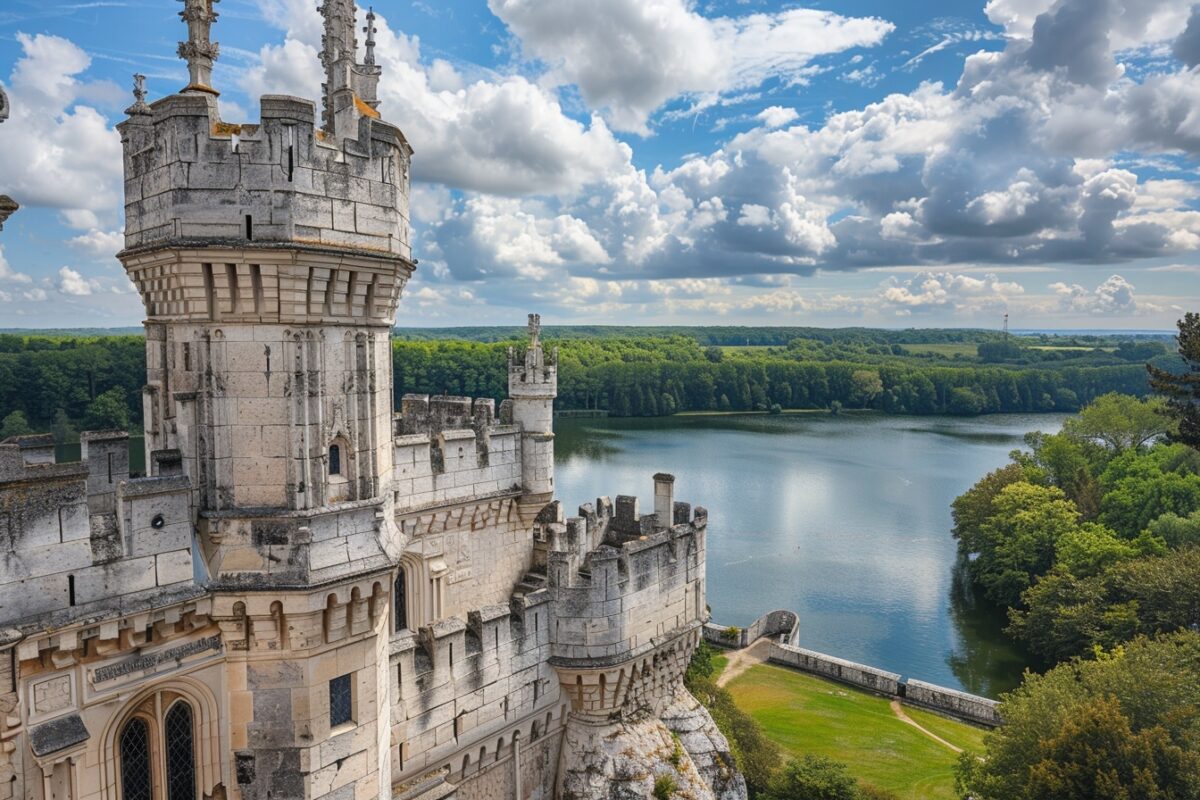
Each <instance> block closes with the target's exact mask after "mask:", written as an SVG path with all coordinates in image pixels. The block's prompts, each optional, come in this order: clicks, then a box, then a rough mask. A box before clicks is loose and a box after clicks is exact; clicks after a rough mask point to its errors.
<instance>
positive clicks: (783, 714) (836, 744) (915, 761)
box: [726, 664, 984, 800]
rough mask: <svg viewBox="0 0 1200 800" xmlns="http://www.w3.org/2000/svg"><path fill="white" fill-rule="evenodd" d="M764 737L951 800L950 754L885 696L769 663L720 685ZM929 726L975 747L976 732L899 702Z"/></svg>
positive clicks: (891, 784) (884, 784) (882, 781)
mask: <svg viewBox="0 0 1200 800" xmlns="http://www.w3.org/2000/svg"><path fill="white" fill-rule="evenodd" d="M726 688H727V689H729V690H730V691H731V692H732V693H733V697H734V700H736V701H737V704H738V706H740V707H741V708H742V709H744V710H745V711H747V712H749V713H750V715H751V716H753V717H754V718H755V719H756V720H758V722H759V724H761V725H762V726H763V731H764V732H765V733H766V734H767V736H768V737H769V738H770V739H772V740H773V741H775V742H776V743H778V744H779V745H780V747H782V748H783V749H784V750H785V751H786V752H787V753H789V754H791V755H803V754H805V753H812V754H815V755H823V756H828V757H829V758H832V759H834V760H837V761H841V762H843V763H844V764H846V765H847V766H848V767H849V769H850V772H851V774H853V775H854V776H855V777H857V778H858V779H860V780H861V781H863V782H864V783H868V784H872V785H874V786H877V787H879V788H882V789H889V790H891V791H893V792H896V793H897V794H898V795H899V796H900V797H902V798H905V799H906V800H909V799H911V800H925V798H945V800H954V798H955V794H954V764H955V762H956V761H957V759H958V756H957V754H956V753H954V752H952V751H950V750H949V749H947V748H946V747H944V746H942V745H940V744H938V743H937V742H935V741H933V740H932V739H930V738H929V737H927V736H926V735H925V734H923V733H921V732H920V731H919V730H917V729H916V728H914V727H912V726H911V725H907V724H905V723H903V722H901V721H900V720H899V719H897V718H896V716H895V714H893V713H892V710H891V708H890V707H889V705H888V704H889V701H888V700H887V699H886V698H883V697H879V696H877V695H873V694H869V693H867V692H862V691H858V690H857V689H853V688H851V687H848V686H843V685H842V684H838V683H833V682H831V681H826V680H823V679H821V678H817V677H813V676H811V675H805V674H803V673H800V672H795V671H793V670H789V669H784V668H783V667H777V666H774V665H770V664H761V665H758V666H754V667H751V668H750V669H749V670H747V671H746V672H745V673H743V674H742V675H739V676H738V677H737V678H735V679H734V680H733V681H731V682H730V683H729V684H727V685H726ZM904 710H905V712H906V713H907V714H908V715H909V716H910V717H912V718H913V719H914V720H916V721H917V722H919V723H920V724H922V725H924V726H925V727H927V728H929V730H930V731H932V732H933V733H935V734H937V735H938V736H941V737H942V738H943V739H945V740H947V741H949V742H952V743H953V744H956V745H958V746H959V747H963V748H967V749H973V750H976V751H978V750H979V749H980V741H981V739H982V737H983V733H984V732H983V731H982V730H979V729H977V728H973V727H971V726H969V725H964V724H962V723H959V722H954V721H952V720H948V719H946V718H944V717H939V716H938V715H936V714H932V713H929V712H925V711H920V710H918V709H914V708H912V707H911V706H905V709H904Z"/></svg>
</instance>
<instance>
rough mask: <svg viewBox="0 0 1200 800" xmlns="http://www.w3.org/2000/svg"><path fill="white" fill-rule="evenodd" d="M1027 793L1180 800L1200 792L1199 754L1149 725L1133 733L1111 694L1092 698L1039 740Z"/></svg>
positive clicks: (1071, 798)
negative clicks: (1056, 729)
mask: <svg viewBox="0 0 1200 800" xmlns="http://www.w3.org/2000/svg"><path fill="white" fill-rule="evenodd" d="M1039 751H1040V752H1039V755H1040V756H1041V760H1039V761H1038V762H1037V763H1035V764H1033V766H1032V767H1030V770H1029V795H1030V796H1032V797H1039V798H1041V797H1046V798H1050V797H1052V798H1055V800H1134V799H1135V798H1136V799H1137V800H1185V798H1196V797H1197V796H1200V754H1197V753H1195V752H1191V753H1189V752H1188V751H1186V750H1184V749H1183V748H1182V747H1180V746H1179V745H1178V744H1176V743H1174V742H1172V741H1171V737H1170V736H1169V735H1168V734H1167V732H1166V730H1165V729H1164V728H1163V727H1161V726H1159V725H1155V726H1153V727H1150V728H1144V729H1142V730H1140V731H1137V732H1134V730H1133V729H1132V728H1131V727H1130V723H1129V718H1128V717H1126V716H1125V715H1124V714H1123V713H1121V705H1120V703H1118V702H1117V700H1116V698H1114V697H1112V696H1107V697H1094V698H1091V699H1090V700H1088V701H1087V702H1085V703H1083V704H1082V705H1081V706H1080V707H1079V708H1077V709H1076V710H1075V712H1074V714H1073V715H1072V716H1071V717H1068V718H1067V719H1064V720H1063V722H1062V725H1061V726H1060V727H1059V729H1058V731H1057V732H1056V733H1055V734H1054V735H1053V736H1050V737H1049V738H1047V739H1045V740H1044V741H1042V742H1041V743H1040V747H1039Z"/></svg>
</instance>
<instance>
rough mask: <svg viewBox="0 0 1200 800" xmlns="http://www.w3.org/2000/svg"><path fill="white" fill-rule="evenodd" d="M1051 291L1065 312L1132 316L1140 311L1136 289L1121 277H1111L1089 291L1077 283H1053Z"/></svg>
mask: <svg viewBox="0 0 1200 800" xmlns="http://www.w3.org/2000/svg"><path fill="white" fill-rule="evenodd" d="M1050 289H1051V290H1052V291H1053V292H1054V294H1055V295H1056V296H1057V298H1058V303H1059V307H1060V308H1061V309H1062V310H1063V311H1070V312H1075V313H1084V314H1095V315H1115V314H1132V313H1134V312H1136V311H1138V310H1140V306H1139V303H1138V301H1137V299H1136V298H1135V297H1134V292H1133V290H1134V287H1133V284H1131V283H1130V282H1129V281H1127V280H1125V279H1124V278H1123V277H1121V276H1120V275H1113V276H1111V277H1109V279H1108V280H1106V281H1104V283H1102V284H1100V285H1099V286H1097V287H1096V288H1095V289H1093V290H1091V291H1088V290H1087V289H1085V288H1083V287H1082V286H1080V285H1079V284H1077V283H1074V284H1069V285H1068V284H1066V283H1061V282H1060V283H1052V284H1050Z"/></svg>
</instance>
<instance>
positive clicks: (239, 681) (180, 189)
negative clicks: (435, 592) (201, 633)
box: [118, 0, 414, 800]
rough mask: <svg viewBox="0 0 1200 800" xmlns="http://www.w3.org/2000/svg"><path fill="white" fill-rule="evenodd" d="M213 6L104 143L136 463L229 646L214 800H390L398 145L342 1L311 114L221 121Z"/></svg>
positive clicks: (374, 70) (349, 5) (404, 248)
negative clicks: (136, 381) (130, 333)
mask: <svg viewBox="0 0 1200 800" xmlns="http://www.w3.org/2000/svg"><path fill="white" fill-rule="evenodd" d="M215 2H216V0H183V4H184V11H183V12H182V13H181V15H180V16H181V17H182V18H183V20H184V22H186V23H187V26H188V36H189V39H188V41H187V42H184V43H182V44H181V46H180V49H179V53H180V55H181V56H183V57H184V58H185V59H187V60H188V62H189V64H188V65H189V83H188V85H187V87H186V88H184V89H183V90H182V91H180V92H179V93H177V94H172V95H169V96H167V97H164V98H162V99H160V100H157V101H155V102H154V103H150V104H147V103H146V102H145V91H144V89H143V87H142V80H141V79H140V78H135V86H136V89H135V97H136V102H135V103H134V104H133V106H131V107H130V109H129V110H128V114H129V117H128V119H126V120H125V121H124V122H122V123H121V124H120V125H119V126H118V128H119V130H120V133H121V140H122V145H123V148H124V166H125V223H126V228H125V249H124V250H123V251H122V252H121V253H120V254H119V256H118V257H119V258H120V260H121V262H122V264H123V265H124V267H125V270H126V272H127V273H128V275H129V277H130V279H131V280H132V281H133V283H134V284H135V285H136V287H137V288H138V291H139V292H140V293H141V296H142V301H143V303H144V304H145V308H146V321H145V328H146V361H147V377H146V386H145V389H144V398H143V400H144V427H145V435H146V450H147V456H148V457H147V464H148V465H150V471H151V472H152V473H154V474H160V475H162V474H180V473H182V474H183V475H185V476H186V477H187V478H188V481H189V484H190V486H191V498H192V500H191V513H192V517H193V520H194V522H195V525H196V536H195V539H194V541H195V545H196V547H195V549H196V550H197V555H198V556H200V558H198V559H197V566H196V570H197V575H196V579H197V581H198V582H200V583H202V584H203V585H205V586H206V587H207V588H208V589H209V590H210V591H211V592H212V619H213V620H214V622H216V623H217V624H218V625H219V626H220V628H221V631H222V641H223V642H224V646H225V648H226V649H227V656H226V669H227V672H226V676H225V680H226V681H227V686H226V687H225V691H226V692H227V694H228V698H229V703H228V714H229V716H228V726H229V736H230V745H231V748H232V750H233V754H234V757H235V759H236V769H235V770H233V771H234V772H235V773H236V780H237V787H236V792H232V791H231V795H230V796H231V797H237V798H241V800H258V799H259V798H267V797H271V796H275V797H283V796H287V797H309V798H314V799H315V798H319V797H326V796H329V797H333V796H335V795H336V796H338V797H342V796H345V794H344V789H345V788H349V789H351V790H353V789H355V787H356V786H357V787H358V788H357V792H358V795H359V796H364V797H367V796H369V797H379V798H385V797H389V796H390V778H391V768H390V765H389V751H388V746H389V745H388V743H389V740H390V719H389V708H390V687H391V685H392V683H394V680H388V676H389V668H388V657H387V653H388V651H387V646H388V637H389V630H390V628H389V625H388V615H389V602H388V598H389V597H390V594H391V592H390V587H391V585H392V576H393V574H394V569H395V563H396V561H398V559H399V556H400V553H401V552H402V551H403V547H404V541H403V539H402V535H401V533H400V530H399V528H398V526H397V525H396V523H395V519H394V510H393V509H394V497H393V493H392V488H393V483H394V481H393V453H394V449H393V442H392V439H393V437H392V424H393V419H392V418H393V413H392V406H393V399H392V380H391V350H390V346H389V334H390V331H391V327H392V325H393V324H394V320H395V315H396V306H397V303H398V301H399V299H400V293H401V290H402V289H403V287H404V284H405V282H406V281H407V280H408V279H409V277H410V276H411V275H412V272H413V269H414V262H413V260H412V258H411V250H410V242H409V219H408V198H409V165H410V159H411V157H412V148H411V147H410V146H409V145H408V142H407V141H406V140H405V138H404V135H403V134H402V133H401V132H400V130H399V129H398V128H397V127H395V126H394V125H391V124H389V123H387V122H384V121H382V120H381V119H380V115H379V112H378V111H377V110H376V108H375V107H376V105H378V104H377V102H376V99H375V97H376V93H375V87H376V82H377V80H378V78H379V69H378V67H376V66H374V64H373V63H372V62H373V54H372V53H370V45H372V44H373V41H371V34H372V33H373V32H374V30H373V26H372V25H371V20H370V19H368V21H367V22H368V24H367V29H368V30H367V35H368V45H369V46H368V59H369V60H368V63H366V64H358V63H356V61H355V54H356V40H355V28H354V22H355V19H354V14H355V8H354V4H353V2H351V0H326V2H325V4H324V5H323V6H322V7H321V12H322V14H323V16H324V19H325V37H324V42H325V45H326V48H327V49H326V52H325V53H323V54H322V61H323V64H324V66H325V67H326V71H327V74H328V75H329V76H331V77H330V80H331V85H330V86H329V87H327V92H326V96H325V105H326V106H327V107H326V108H324V109H323V113H319V112H318V109H317V108H316V104H314V103H313V102H312V101H309V100H304V99H300V98H296V97H285V96H270V95H269V96H266V97H263V98H262V100H261V116H260V119H259V121H258V122H256V123H253V124H231V123H228V122H225V121H224V120H222V119H221V118H220V115H219V113H218V107H217V102H216V95H217V92H216V90H215V89H214V88H213V87H212V86H211V85H210V82H211V75H212V70H211V68H212V62H213V60H214V59H216V58H217V57H218V54H219V50H218V47H217V45H216V43H215V42H210V41H209V39H208V36H209V32H210V30H211V29H212V25H213V22H214V21H215V19H216V16H217V15H216V12H215V11H214V3H215ZM346 762H349V763H350V764H352V769H351V768H347V767H346ZM343 783H348V784H353V785H352V786H347V787H343V786H342V784H343ZM231 789H232V787H231ZM334 790H337V791H334ZM351 794H352V795H353V794H354V791H351Z"/></svg>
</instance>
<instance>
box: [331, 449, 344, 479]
mask: <svg viewBox="0 0 1200 800" xmlns="http://www.w3.org/2000/svg"><path fill="white" fill-rule="evenodd" d="M329 474H330V475H341V474H342V448H341V445H336V444H331V445H329Z"/></svg>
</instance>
